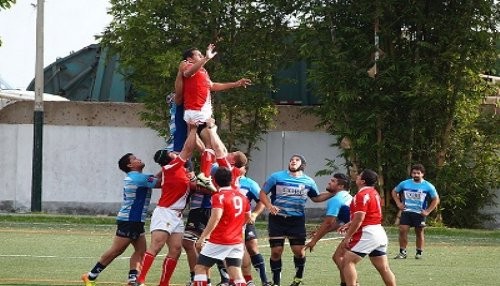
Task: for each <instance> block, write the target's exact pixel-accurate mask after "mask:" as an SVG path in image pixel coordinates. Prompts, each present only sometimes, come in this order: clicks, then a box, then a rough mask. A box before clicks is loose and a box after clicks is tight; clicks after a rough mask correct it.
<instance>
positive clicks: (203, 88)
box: [182, 63, 212, 110]
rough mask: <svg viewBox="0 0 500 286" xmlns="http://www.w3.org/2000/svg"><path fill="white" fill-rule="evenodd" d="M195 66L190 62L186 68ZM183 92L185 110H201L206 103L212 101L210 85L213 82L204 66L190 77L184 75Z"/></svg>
mask: <svg viewBox="0 0 500 286" xmlns="http://www.w3.org/2000/svg"><path fill="white" fill-rule="evenodd" d="M191 66H193V63H188V64H187V65H186V69H188V68H190V67H191ZM182 79H183V84H184V87H183V94H184V109H185V110H201V108H202V107H203V105H205V103H207V102H208V103H210V100H211V99H210V86H211V85H212V82H211V81H210V77H209V75H208V72H207V71H206V70H205V69H204V68H203V67H202V68H200V69H199V70H198V71H197V72H196V73H195V74H193V75H192V76H190V77H183V78H182Z"/></svg>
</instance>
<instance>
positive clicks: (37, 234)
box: [0, 214, 500, 286]
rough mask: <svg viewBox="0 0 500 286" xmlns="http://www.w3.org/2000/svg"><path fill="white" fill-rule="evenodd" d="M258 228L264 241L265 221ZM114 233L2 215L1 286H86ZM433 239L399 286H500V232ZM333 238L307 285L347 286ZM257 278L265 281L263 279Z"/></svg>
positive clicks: (79, 220)
mask: <svg viewBox="0 0 500 286" xmlns="http://www.w3.org/2000/svg"><path fill="white" fill-rule="evenodd" d="M258 227H259V229H260V231H262V237H263V236H264V235H265V231H264V230H263V228H265V223H259V225H258ZM311 227H312V226H311ZM387 231H388V234H389V239H390V245H389V256H390V257H391V258H392V257H393V256H394V255H395V254H397V251H398V243H397V229H396V228H393V227H389V228H387ZM114 232H115V226H114V218H112V217H91V216H56V215H54V216H51V215H43V214H40V215H0V241H1V242H2V243H1V244H0V265H1V269H2V270H1V275H0V285H18V286H19V285H80V280H79V278H80V275H81V274H82V273H84V272H86V271H88V270H90V268H91V267H92V266H93V265H94V264H95V263H96V261H97V260H98V258H99V256H100V255H101V254H102V253H103V252H104V251H105V250H106V249H107V248H108V247H109V246H110V245H111V241H112V238H113V236H114ZM426 233H427V235H426V239H427V245H426V248H425V252H424V259H422V260H415V259H413V255H409V257H408V259H406V260H393V259H390V261H389V262H390V266H391V268H392V270H393V271H394V273H395V274H396V278H397V280H398V285H499V281H500V271H499V269H500V261H499V259H498V258H499V257H500V231H486V230H469V229H463V230H462V229H446V228H429V229H427V231H426ZM330 238H333V239H329V240H325V241H321V242H319V243H318V244H317V246H316V248H315V251H314V252H312V253H308V254H307V263H306V271H305V275H304V285H305V286H312V285H315V286H316V285H338V284H339V279H338V272H337V270H336V268H335V267H334V265H333V263H332V262H331V258H330V257H331V254H332V252H333V250H334V249H335V247H336V246H337V244H338V242H339V240H338V239H335V234H332V235H331V236H330ZM409 239H410V244H409V251H410V254H413V251H412V250H413V249H414V245H415V240H414V235H413V233H411V235H410V237H409ZM148 240H149V236H148ZM259 244H260V245H262V246H261V248H260V250H261V253H262V254H263V255H264V257H265V261H266V266H267V268H268V275H270V273H269V272H270V271H269V266H268V260H269V247H268V246H267V241H266V240H265V239H261V240H260V243H259ZM161 253H162V255H161V257H157V260H156V262H155V264H154V265H153V267H152V269H151V272H150V274H149V276H148V281H149V283H148V285H156V283H157V282H158V280H159V275H160V267H161V262H162V260H163V258H164V254H165V253H166V249H164V250H162V252H161ZM130 254H131V250H130V249H129V250H127V251H126V252H125V253H124V254H123V255H122V256H121V257H119V258H117V259H116V260H115V261H114V262H113V263H112V264H111V265H109V267H108V268H107V269H106V270H105V271H104V272H103V273H102V274H101V276H100V277H99V280H98V285H124V284H125V282H124V281H125V278H126V274H127V272H128V259H127V258H128V257H129V256H130ZM293 268H294V267H293V264H292V255H291V252H290V250H289V249H287V250H286V252H285V254H284V256H283V273H282V281H283V282H282V284H283V285H288V283H289V282H290V281H291V279H292V277H293ZM214 274H215V272H214ZM358 274H359V282H360V284H361V285H382V282H381V280H380V278H379V276H378V274H377V273H376V271H375V269H374V268H373V267H372V266H371V264H370V262H369V261H368V259H365V260H364V261H362V262H361V263H360V264H359V265H358ZM214 276H215V277H216V278H215V282H218V277H217V276H216V275H214ZM188 277H189V273H188V268H187V262H186V258H185V255H182V256H181V258H180V261H179V263H178V266H177V269H176V272H175V273H174V276H173V278H172V284H178V285H184V283H185V282H186V281H187V280H188ZM254 278H255V279H256V280H258V276H257V275H256V274H255V273H254ZM257 284H259V283H257ZM214 285H215V283H214Z"/></svg>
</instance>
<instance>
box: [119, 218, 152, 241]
mask: <svg viewBox="0 0 500 286" xmlns="http://www.w3.org/2000/svg"><path fill="white" fill-rule="evenodd" d="M116 225H117V228H116V236H119V237H125V238H130V239H132V240H136V239H138V238H139V237H140V236H141V235H145V233H146V231H145V230H144V223H143V222H137V221H120V220H119V221H116Z"/></svg>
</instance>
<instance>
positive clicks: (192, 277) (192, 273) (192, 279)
mask: <svg viewBox="0 0 500 286" xmlns="http://www.w3.org/2000/svg"><path fill="white" fill-rule="evenodd" d="M189 275H190V276H191V282H193V281H194V271H191V272H189Z"/></svg>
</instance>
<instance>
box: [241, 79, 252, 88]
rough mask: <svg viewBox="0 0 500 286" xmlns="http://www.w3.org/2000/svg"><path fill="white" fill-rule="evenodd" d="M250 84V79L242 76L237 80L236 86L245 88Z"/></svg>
mask: <svg viewBox="0 0 500 286" xmlns="http://www.w3.org/2000/svg"><path fill="white" fill-rule="evenodd" d="M249 85H252V81H251V80H249V79H248V78H242V79H240V80H238V86H241V87H244V88H247V86H249Z"/></svg>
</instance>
